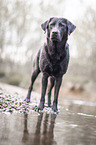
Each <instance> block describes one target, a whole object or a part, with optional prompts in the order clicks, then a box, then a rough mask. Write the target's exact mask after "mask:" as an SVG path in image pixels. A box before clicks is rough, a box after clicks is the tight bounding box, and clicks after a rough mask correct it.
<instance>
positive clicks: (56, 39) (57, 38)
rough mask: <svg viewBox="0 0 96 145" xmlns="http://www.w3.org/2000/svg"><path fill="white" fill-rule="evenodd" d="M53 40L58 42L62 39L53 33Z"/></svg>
mask: <svg viewBox="0 0 96 145" xmlns="http://www.w3.org/2000/svg"><path fill="white" fill-rule="evenodd" d="M51 40H52V41H58V42H60V41H61V39H60V38H59V37H58V36H57V35H52V36H51Z"/></svg>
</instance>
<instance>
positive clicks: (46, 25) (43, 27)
mask: <svg viewBox="0 0 96 145" xmlns="http://www.w3.org/2000/svg"><path fill="white" fill-rule="evenodd" d="M48 22H49V21H48V20H47V21H45V22H44V23H42V24H41V28H42V29H43V30H44V31H46V29H47V27H48Z"/></svg>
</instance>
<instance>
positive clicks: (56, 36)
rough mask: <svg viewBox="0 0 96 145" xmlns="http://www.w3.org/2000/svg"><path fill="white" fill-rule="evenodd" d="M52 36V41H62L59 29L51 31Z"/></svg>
mask: <svg viewBox="0 0 96 145" xmlns="http://www.w3.org/2000/svg"><path fill="white" fill-rule="evenodd" d="M50 38H51V40H52V41H61V36H60V33H59V31H57V30H53V31H52V32H51V37H50Z"/></svg>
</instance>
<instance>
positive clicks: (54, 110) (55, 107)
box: [52, 104, 59, 114]
mask: <svg viewBox="0 0 96 145" xmlns="http://www.w3.org/2000/svg"><path fill="white" fill-rule="evenodd" d="M52 110H53V112H55V113H56V114H58V113H59V111H58V108H57V106H56V104H54V105H53V106H52Z"/></svg>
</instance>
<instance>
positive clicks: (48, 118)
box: [22, 113, 57, 145]
mask: <svg viewBox="0 0 96 145" xmlns="http://www.w3.org/2000/svg"><path fill="white" fill-rule="evenodd" d="M56 117H57V115H56V114H50V115H49V114H47V113H40V114H39V115H38V119H37V124H36V128H35V133H34V134H32V136H31V135H30V133H29V132H28V114H27V113H25V114H24V132H23V138H22V142H23V144H24V145H26V144H28V145H41V144H42V145H45V144H46V145H49V144H50V145H57V143H56V141H55V140H54V125H55V120H56ZM41 126H42V128H41Z"/></svg>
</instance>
